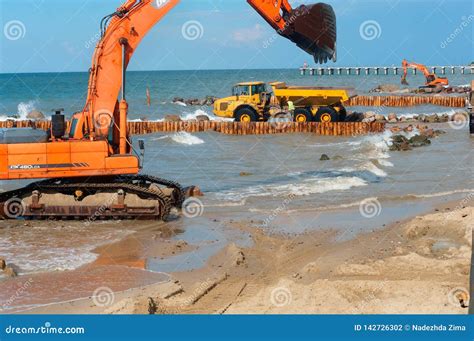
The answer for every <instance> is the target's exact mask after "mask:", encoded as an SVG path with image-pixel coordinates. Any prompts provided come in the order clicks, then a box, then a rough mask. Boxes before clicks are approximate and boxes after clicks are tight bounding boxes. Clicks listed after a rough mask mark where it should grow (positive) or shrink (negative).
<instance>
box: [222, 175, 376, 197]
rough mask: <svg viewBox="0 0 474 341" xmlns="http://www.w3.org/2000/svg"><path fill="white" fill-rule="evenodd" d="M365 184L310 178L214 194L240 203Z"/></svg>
mask: <svg viewBox="0 0 474 341" xmlns="http://www.w3.org/2000/svg"><path fill="white" fill-rule="evenodd" d="M366 185H367V182H366V181H365V180H363V179H361V178H358V177H345V176H339V177H332V178H312V179H307V180H304V181H301V182H298V183H289V184H282V185H274V184H272V185H270V184H269V185H261V186H251V187H246V188H243V189H236V190H228V191H223V192H220V193H216V194H215V196H216V198H217V199H221V200H230V201H234V202H235V201H237V202H240V201H242V200H244V199H247V198H251V197H265V196H269V197H288V196H308V195H311V194H318V193H326V192H331V191H345V190H349V189H351V188H353V187H360V186H366Z"/></svg>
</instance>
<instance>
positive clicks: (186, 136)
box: [153, 131, 204, 146]
mask: <svg viewBox="0 0 474 341" xmlns="http://www.w3.org/2000/svg"><path fill="white" fill-rule="evenodd" d="M164 139H171V140H172V141H174V142H176V143H180V144H185V145H188V146H192V145H196V144H203V143H204V141H203V140H201V139H200V138H199V137H197V136H194V135H191V134H190V133H187V132H185V131H179V132H177V133H175V134H173V135H165V136H160V137H157V138H154V139H153V141H159V140H164Z"/></svg>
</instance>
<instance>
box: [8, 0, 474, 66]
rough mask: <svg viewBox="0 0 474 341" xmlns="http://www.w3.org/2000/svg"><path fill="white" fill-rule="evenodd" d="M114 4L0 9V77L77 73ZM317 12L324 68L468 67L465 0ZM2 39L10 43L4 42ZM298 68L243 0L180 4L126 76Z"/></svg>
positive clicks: (292, 52)
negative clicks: (334, 45) (334, 38)
mask: <svg viewBox="0 0 474 341" xmlns="http://www.w3.org/2000/svg"><path fill="white" fill-rule="evenodd" d="M121 2H122V1H121V0H0V11H1V18H2V20H1V27H0V28H1V32H0V33H1V35H0V44H1V45H0V73H6V72H46V71H52V72H62V71H87V69H88V68H89V66H90V60H91V55H92V52H93V47H90V46H91V45H94V41H95V39H96V38H95V37H96V35H97V32H98V27H99V21H100V19H101V18H102V17H103V16H104V15H106V14H108V13H110V12H112V11H113V10H114V9H115V8H116V7H118V5H119V4H120V3H121ZM290 2H291V3H292V4H293V5H297V4H300V3H306V4H308V3H312V1H290ZM327 3H329V4H331V5H332V6H333V7H334V9H335V11H336V15H337V19H338V62H337V63H336V64H334V63H332V62H331V63H329V64H328V65H335V66H336V65H341V66H346V65H368V66H371V65H399V64H400V63H401V60H402V59H403V58H407V59H409V60H413V61H417V62H421V63H424V64H428V65H449V64H454V65H461V64H467V63H470V62H471V61H473V60H474V53H473V52H474V47H473V31H474V8H473V7H474V1H472V0H450V1H448V0H392V1H388V0H387V1H386V0H328V1H327ZM189 22H191V23H194V24H196V22H198V23H199V24H198V26H196V27H198V28H199V29H200V27H202V31H201V34H199V37H198V39H196V40H188V39H185V37H184V36H183V33H182V28H183V25H185V23H189ZM11 23H16V24H17V25H18V23H20V24H19V25H20V26H17V27H19V29H20V34H19V35H18V36H15V35H14V34H18V33H17V32H18V31H17V32H16V33H15V32H14V31H13V32H7V25H8V24H10V25H11ZM364 23H365V25H364ZM21 25H22V26H21ZM199 26H200V27H199ZM367 26H368V31H367V32H366V33H363V27H367ZM370 27H372V28H375V35H373V36H372V35H371V34H373V32H374V31H370ZM361 32H362V33H361ZM12 34H13V37H14V39H13V40H12V39H8V38H9V37H10V38H11V37H12V36H11V35H12ZM364 34H365V36H364ZM364 37H365V39H364ZM305 61H307V62H310V63H311V62H312V60H311V57H310V56H308V55H307V54H306V53H305V52H303V51H300V50H299V49H298V48H297V47H296V46H295V45H294V44H292V43H291V42H289V41H287V40H286V39H284V38H281V37H278V38H276V39H275V37H274V31H273V30H272V29H271V27H270V26H269V25H268V24H267V23H266V22H265V21H264V20H263V19H262V18H261V17H260V16H259V15H258V14H257V13H256V12H255V11H254V10H253V9H252V8H251V7H250V6H249V5H248V4H247V2H246V0H182V1H181V3H180V4H179V5H178V6H177V7H176V8H175V9H174V10H173V11H172V12H170V13H169V14H168V15H167V16H166V17H165V18H164V19H163V20H162V21H161V22H160V23H158V25H157V26H156V27H155V28H154V29H153V30H152V32H151V33H150V34H149V35H148V36H147V37H146V38H145V39H144V41H143V43H142V45H141V46H140V47H139V49H138V51H137V53H136V54H135V56H134V59H133V60H132V63H131V64H130V69H131V70H176V69H241V68H295V67H299V66H300V65H302V64H303V62H305ZM311 64H312V63H311Z"/></svg>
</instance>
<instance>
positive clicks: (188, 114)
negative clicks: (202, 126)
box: [181, 109, 234, 122]
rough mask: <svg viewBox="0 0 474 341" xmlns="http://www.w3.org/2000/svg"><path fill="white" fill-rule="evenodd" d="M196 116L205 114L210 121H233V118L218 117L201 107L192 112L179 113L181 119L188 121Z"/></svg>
mask: <svg viewBox="0 0 474 341" xmlns="http://www.w3.org/2000/svg"><path fill="white" fill-rule="evenodd" d="M198 116H207V118H209V120H210V121H223V122H226V121H233V120H234V119H233V118H225V117H218V116H215V115H213V114H209V113H207V112H206V111H205V110H202V109H197V110H195V111H194V112H185V113H184V114H182V115H181V119H182V120H183V121H190V120H195V119H197V117H198Z"/></svg>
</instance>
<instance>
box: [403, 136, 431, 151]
mask: <svg viewBox="0 0 474 341" xmlns="http://www.w3.org/2000/svg"><path fill="white" fill-rule="evenodd" d="M408 142H409V143H410V146H411V147H413V148H418V147H424V146H428V145H430V144H431V141H430V139H429V138H428V136H425V135H415V136H413V137H412V138H411V139H410V140H408Z"/></svg>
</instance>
